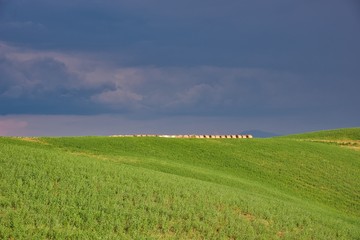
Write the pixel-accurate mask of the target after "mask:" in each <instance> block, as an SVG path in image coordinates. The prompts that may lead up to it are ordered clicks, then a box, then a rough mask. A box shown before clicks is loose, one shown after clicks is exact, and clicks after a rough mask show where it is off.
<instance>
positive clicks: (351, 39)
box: [0, 0, 360, 135]
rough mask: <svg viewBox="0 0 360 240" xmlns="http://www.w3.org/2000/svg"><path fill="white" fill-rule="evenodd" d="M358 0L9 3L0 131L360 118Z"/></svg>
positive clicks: (271, 128)
mask: <svg viewBox="0 0 360 240" xmlns="http://www.w3.org/2000/svg"><path fill="white" fill-rule="evenodd" d="M359 105H360V2H359V1H357V0H341V1H339V0H315V1H314V0H311V1H310V0H304V1H289V0H273V1H268V0H246V1H241V0H221V1H220V0H182V1H173V0H146V1H145V0H118V1H115V0H105V1H104V0H62V1H58V0H57V1H55V0H0V135H107V134H117V133H119V134H120V133H124V134H128V133H169V134H172V133H179V134H180V133H239V132H241V131H245V130H252V129H257V130H262V131H267V132H273V133H278V134H287V133H296V132H303V131H312V130H320V129H329V128H340V127H356V126H357V127H358V126H360V107H359Z"/></svg>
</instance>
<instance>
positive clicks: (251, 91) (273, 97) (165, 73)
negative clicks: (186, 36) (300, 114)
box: [0, 44, 307, 115]
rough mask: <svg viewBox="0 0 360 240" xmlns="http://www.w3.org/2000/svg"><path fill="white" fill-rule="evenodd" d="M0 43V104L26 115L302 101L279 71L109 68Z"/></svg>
mask: <svg viewBox="0 0 360 240" xmlns="http://www.w3.org/2000/svg"><path fill="white" fill-rule="evenodd" d="M0 49H1V61H0V69H1V75H0V77H1V82H0V98H1V100H2V104H3V106H4V105H5V104H4V103H6V105H8V106H10V107H11V106H12V105H15V106H16V111H14V112H13V113H27V106H28V104H29V102H30V103H32V108H33V110H35V109H36V108H39V109H38V113H51V111H52V109H63V111H64V112H63V113H71V112H72V111H78V112H79V113H90V114H96V113H99V111H100V112H108V113H110V112H124V111H126V112H132V113H150V114H155V113H157V114H194V115H202V114H209V115H216V114H218V113H219V111H220V112H221V113H222V114H225V115H242V114H250V113H249V109H251V108H261V109H262V110H264V111H266V110H267V111H270V110H272V109H288V108H290V107H291V108H293V109H294V108H301V107H304V106H303V104H306V102H307V101H303V100H302V99H301V96H296V92H299V88H302V87H303V86H302V85H301V77H299V76H296V75H293V74H289V73H286V72H274V71H269V70H263V69H246V68H244V69H242V68H226V67H215V66H200V67H152V66H144V67H116V66H112V65H111V64H107V63H105V62H102V61H99V60H97V59H96V58H90V57H89V56H81V55H71V54H68V55H66V54H60V53H57V52H40V51H30V50H25V49H18V48H15V47H11V46H9V45H6V44H2V45H1V48H0ZM285 100H286V101H285ZM19 101H22V102H23V103H24V104H23V106H22V105H21V102H19ZM42 101H45V102H46V104H47V106H48V107H47V108H44V105H43V103H42ZM91 105H92V106H93V109H92V110H89V109H90V108H91V107H90V106H91ZM259 106H261V107H259ZM66 108H68V112H66ZM83 109H84V110H85V111H83ZM99 109H100V110H99ZM6 110H7V109H6V108H5V110H3V112H2V114H6V113H7V112H6ZM265 114H266V113H265Z"/></svg>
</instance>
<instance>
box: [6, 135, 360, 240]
mask: <svg viewBox="0 0 360 240" xmlns="http://www.w3.org/2000/svg"><path fill="white" fill-rule="evenodd" d="M353 131H358V130H356V129H355V130H353ZM35 140H36V141H29V140H28V139H25V140H23V139H11V138H0V164H1V170H0V238H1V239H8V238H15V239H28V238H33V239H39V238H40V239H43V238H54V239H58V238H67V237H69V238H89V239H104V238H105V239H106V238H110V239H134V238H135V239H136V238H140V239H141V238H148V239H159V238H160V239H174V238H175V239H176V238H177V239H184V238H187V239H278V238H287V239H357V238H358V237H359V236H360V231H359V226H360V204H359V202H360V184H359V181H358V175H359V170H360V153H359V152H358V151H354V150H351V149H346V148H341V147H339V146H337V145H329V144H324V143H316V142H311V141H298V140H296V139H294V140H293V139H290V138H288V139H282V138H281V139H280V138H274V139H162V138H107V137H79V138H41V139H35Z"/></svg>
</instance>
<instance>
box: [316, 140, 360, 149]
mask: <svg viewBox="0 0 360 240" xmlns="http://www.w3.org/2000/svg"><path fill="white" fill-rule="evenodd" d="M311 141H312V142H324V143H335V144H337V145H339V146H342V147H346V148H350V149H353V150H357V151H360V140H320V139H314V140H311Z"/></svg>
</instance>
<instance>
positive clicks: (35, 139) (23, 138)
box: [17, 137, 49, 145]
mask: <svg viewBox="0 0 360 240" xmlns="http://www.w3.org/2000/svg"><path fill="white" fill-rule="evenodd" d="M17 139H19V140H22V141H27V142H33V143H40V144H46V145H49V143H47V142H45V141H44V140H42V139H39V138H37V137H20V138H17Z"/></svg>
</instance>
